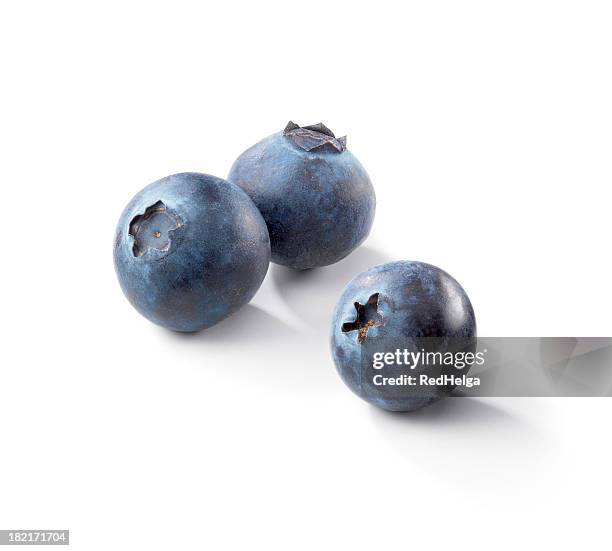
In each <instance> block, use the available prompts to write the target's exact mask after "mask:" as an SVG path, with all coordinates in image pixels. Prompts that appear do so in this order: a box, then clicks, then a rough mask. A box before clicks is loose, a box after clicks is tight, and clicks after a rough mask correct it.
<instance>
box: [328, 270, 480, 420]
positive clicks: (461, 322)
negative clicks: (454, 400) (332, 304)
mask: <svg viewBox="0 0 612 551" xmlns="http://www.w3.org/2000/svg"><path fill="white" fill-rule="evenodd" d="M376 295H377V297H376V298H377V301H378V302H377V304H376V305H375V306H372V305H371V304H372V302H373V301H372V300H370V299H372V297H373V296H376ZM368 301H370V304H369V303H368ZM356 303H359V305H363V306H364V308H363V312H365V313H366V314H367V315H366V316H365V317H367V318H368V320H372V322H373V324H372V326H371V327H369V328H367V331H366V334H365V336H363V335H362V334H361V333H360V332H359V331H358V330H356V329H354V327H355V322H356V320H357V319H358V316H357V312H356V308H357V305H356ZM368 310H369V311H368ZM364 319H365V318H364ZM366 325H367V324H366ZM343 329H344V330H343ZM330 337H331V339H330V340H331V350H332V356H333V359H334V363H335V365H336V369H337V371H338V373H339V374H340V377H341V378H342V380H343V381H344V383H345V384H346V385H347V386H348V387H349V388H350V389H351V390H352V391H353V392H354V393H355V394H357V395H358V396H360V397H361V398H363V399H364V400H366V401H367V402H369V403H371V404H373V405H375V406H378V407H381V408H383V409H386V410H389V411H413V410H416V409H419V408H422V407H425V406H427V405H429V404H432V403H433V402H435V401H437V400H439V399H440V398H442V397H444V395H443V394H441V393H440V392H438V391H435V392H431V393H427V394H425V393H424V394H422V395H419V396H412V397H403V398H386V397H384V398H381V397H380V396H371V395H367V393H366V392H365V389H364V387H363V386H362V384H361V346H362V343H360V342H359V340H360V338H363V340H364V341H365V339H368V338H376V337H389V338H394V339H395V338H398V339H399V342H402V343H405V346H406V347H408V348H410V346H411V339H413V338H420V337H446V338H448V339H449V340H451V339H467V340H468V342H474V345H475V340H476V318H475V316H474V310H473V309H472V305H471V303H470V300H469V298H468V296H467V294H466V293H465V291H464V290H463V288H462V287H461V285H459V283H457V281H456V280H455V279H453V278H452V277H451V276H450V275H449V274H447V273H446V272H445V271H443V270H441V269H440V268H437V267H435V266H432V265H430V264H425V263H423V262H411V261H398V262H389V263H387V264H382V265H380V266H375V267H373V268H370V269H369V270H367V271H365V272H363V273H361V274H359V275H358V276H356V277H355V278H354V279H353V280H352V281H351V282H350V283H349V284H348V285H347V286H346V287H345V289H344V291H343V292H342V295H341V297H340V299H339V301H338V303H337V304H336V308H335V311H334V314H333V319H332V326H331V335H330ZM441 341H442V342H446V341H444V339H441ZM455 342H456V341H455ZM412 346H414V344H412ZM419 348H420V347H419ZM417 349H418V348H417ZM438 390H439V389H438Z"/></svg>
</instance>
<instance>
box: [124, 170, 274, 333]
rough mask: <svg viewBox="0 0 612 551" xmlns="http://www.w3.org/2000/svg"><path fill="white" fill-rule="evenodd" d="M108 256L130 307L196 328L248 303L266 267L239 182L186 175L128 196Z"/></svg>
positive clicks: (257, 222)
mask: <svg viewBox="0 0 612 551" xmlns="http://www.w3.org/2000/svg"><path fill="white" fill-rule="evenodd" d="M114 259H115V270H116V272H117V277H118V278H119V283H120V284H121V288H122V289H123V292H124V293H125V296H126V297H127V298H128V300H129V301H130V302H131V303H132V305H133V306H134V308H136V310H138V311H139V312H140V313H141V314H142V315H143V316H145V317H146V318H148V319H149V320H151V321H152V322H154V323H157V324H159V325H162V326H164V327H167V328H169V329H173V330H176V331H198V330H200V329H204V328H206V327H210V326H211V325H214V324H215V323H217V322H219V321H221V320H222V319H223V318H225V317H227V316H229V315H230V314H231V313H233V312H235V311H236V310H238V309H239V308H240V307H241V306H243V305H244V304H246V303H247V302H249V300H251V298H252V297H253V295H254V294H255V293H256V292H257V289H259V286H260V285H261V282H262V281H263V279H264V276H265V275H266V272H267V270H268V265H269V262H270V240H269V237H268V231H267V229H266V225H265V222H264V220H263V218H262V217H261V214H260V213H259V211H258V210H257V207H255V205H254V204H253V202H252V201H251V200H250V199H249V198H248V196H247V195H246V194H245V193H244V192H243V191H242V190H241V189H240V188H239V187H238V186H235V185H233V184H230V183H229V182H226V181H225V180H222V179H221V178H216V177H214V176H208V175H206V174H197V173H193V172H186V173H183V174H175V175H173V176H167V177H166V178H162V179H161V180H158V181H157V182H153V183H152V184H151V185H149V186H147V187H146V188H144V189H143V190H141V191H140V192H139V193H137V194H136V195H135V196H134V198H133V199H132V200H131V201H130V203H129V204H128V205H127V207H126V208H125V210H124V211H123V214H122V215H121V218H120V219H119V223H118V225H117V230H116V234H115V245H114Z"/></svg>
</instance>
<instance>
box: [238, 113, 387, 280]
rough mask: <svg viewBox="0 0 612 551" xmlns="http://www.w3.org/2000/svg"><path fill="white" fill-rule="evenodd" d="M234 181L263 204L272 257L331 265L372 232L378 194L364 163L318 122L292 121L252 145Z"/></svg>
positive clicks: (304, 266)
mask: <svg viewBox="0 0 612 551" xmlns="http://www.w3.org/2000/svg"><path fill="white" fill-rule="evenodd" d="M228 180H230V181H231V182H233V183H235V184H237V185H239V186H240V187H241V188H242V189H243V190H244V191H245V192H246V193H247V194H248V195H249V197H251V199H253V201H254V202H255V204H256V205H257V208H259V210H260V211H261V214H262V215H263V217H264V219H265V221H266V224H267V225H268V230H269V232H270V243H271V246H272V261H273V262H275V263H277V264H283V265H285V266H289V267H291V268H298V269H307V268H316V267H319V266H327V265H329V264H333V263H335V262H338V261H339V260H341V259H343V258H344V257H345V256H347V255H349V254H350V253H351V252H352V251H353V250H355V249H356V248H357V247H358V246H359V245H360V244H361V243H362V242H363V241H364V240H365V238H366V237H367V236H368V234H369V232H370V228H371V227H372V222H373V220H374V211H375V209H376V197H375V194H374V188H373V187H372V184H371V182H370V178H369V177H368V175H367V173H366V171H365V169H364V168H363V166H361V163H360V162H359V161H358V160H357V159H356V158H355V157H354V156H353V154H352V153H351V152H350V151H348V150H347V148H346V137H342V138H336V137H335V135H334V133H333V132H332V131H331V130H330V129H329V128H327V127H326V126H325V125H323V124H321V123H319V124H315V125H312V126H305V127H303V128H302V127H300V126H298V125H297V124H295V123H293V122H290V123H289V124H288V125H287V127H286V128H285V130H284V131H283V132H278V133H276V134H273V135H272V136H269V137H268V138H265V139H264V140H262V141H260V142H259V143H257V144H255V145H254V146H252V147H251V148H250V149H247V150H246V151H245V152H244V153H243V154H242V155H240V157H238V159H237V160H236V162H235V163H234V165H233V166H232V168H231V170H230V173H229V176H228Z"/></svg>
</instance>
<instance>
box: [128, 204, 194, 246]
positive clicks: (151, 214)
mask: <svg viewBox="0 0 612 551" xmlns="http://www.w3.org/2000/svg"><path fill="white" fill-rule="evenodd" d="M182 225H183V222H182V221H181V219H180V218H179V217H178V216H177V215H176V214H174V213H171V212H170V211H168V209H167V208H166V205H164V203H163V202H162V201H157V203H155V204H153V205H151V206H150V207H147V208H146V209H145V211H144V213H143V214H139V215H138V216H135V217H134V218H133V219H132V222H131V223H130V235H131V236H132V237H133V238H134V245H133V247H132V252H133V253H134V256H142V255H143V254H145V253H146V252H147V251H148V250H149V249H157V250H158V251H162V252H167V251H169V250H170V232H171V231H174V230H176V229H177V228H180V227H181V226H182Z"/></svg>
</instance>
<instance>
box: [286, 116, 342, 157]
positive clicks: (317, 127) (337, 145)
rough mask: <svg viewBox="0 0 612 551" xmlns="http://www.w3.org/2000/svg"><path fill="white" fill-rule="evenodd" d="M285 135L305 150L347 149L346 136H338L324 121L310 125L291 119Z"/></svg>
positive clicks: (338, 151) (339, 150) (332, 150)
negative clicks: (300, 124)
mask: <svg viewBox="0 0 612 551" xmlns="http://www.w3.org/2000/svg"><path fill="white" fill-rule="evenodd" d="M283 136H285V137H286V138H288V139H289V140H291V141H292V142H293V143H294V144H295V145H297V146H298V147H300V148H302V149H303V150H304V151H331V152H333V153H342V152H343V151H344V150H345V149H346V136H342V138H336V136H335V134H334V133H333V132H332V131H331V130H330V129H329V128H327V126H325V125H324V124H323V123H322V122H320V123H318V124H312V125H310V126H299V125H298V124H295V123H294V122H292V121H289V122H288V123H287V126H286V127H285V130H284V131H283Z"/></svg>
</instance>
